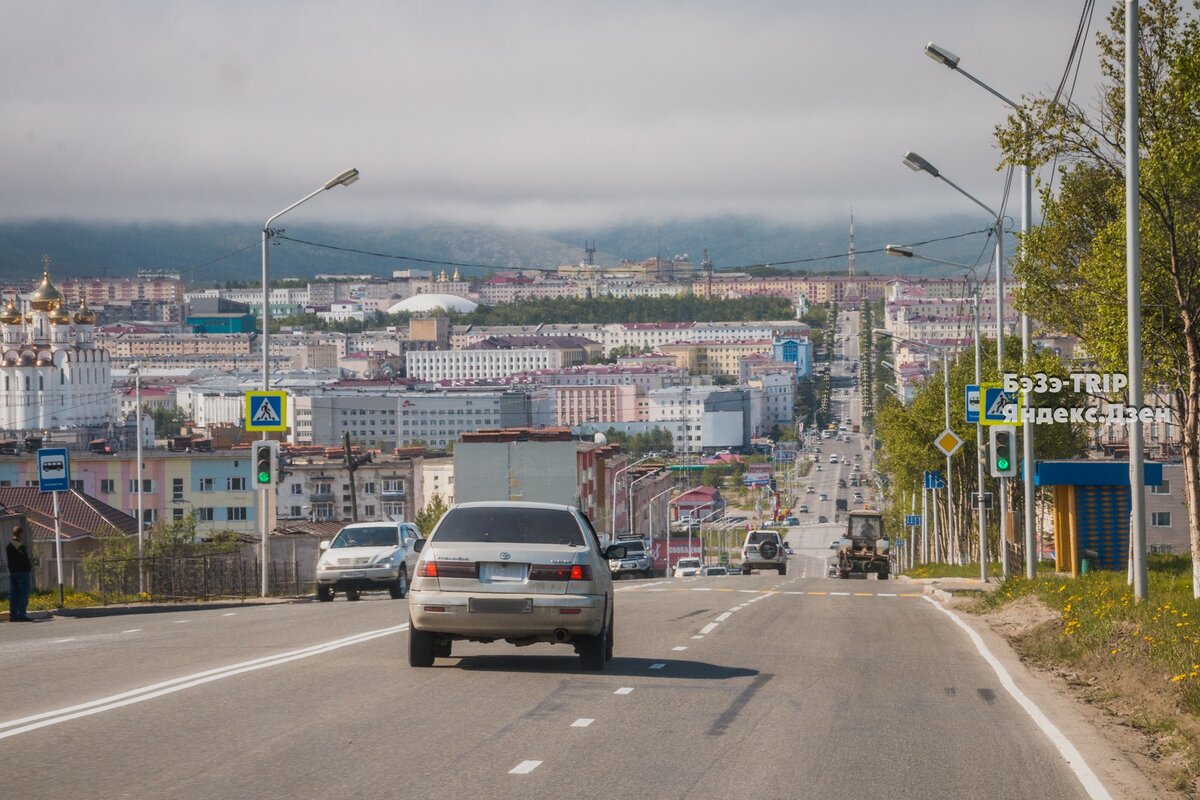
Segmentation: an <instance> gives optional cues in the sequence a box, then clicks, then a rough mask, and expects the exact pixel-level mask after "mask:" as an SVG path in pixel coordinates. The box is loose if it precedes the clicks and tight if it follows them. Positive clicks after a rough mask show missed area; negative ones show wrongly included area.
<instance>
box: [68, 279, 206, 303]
mask: <svg viewBox="0 0 1200 800" xmlns="http://www.w3.org/2000/svg"><path fill="white" fill-rule="evenodd" d="M61 288H62V293H63V295H64V296H65V298H66V302H67V305H68V306H70V307H71V308H78V307H79V305H80V304H85V305H88V306H91V307H93V308H98V307H101V306H110V305H129V304H131V303H133V302H135V301H139V300H141V301H151V302H156V303H165V304H169V305H175V306H179V305H182V304H183V302H184V291H183V290H184V283H183V280H181V279H180V276H179V275H173V274H164V273H154V274H146V275H139V276H137V277H136V278H66V279H64V280H63V281H62V284H61Z"/></svg>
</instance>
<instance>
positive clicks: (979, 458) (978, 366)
mask: <svg viewBox="0 0 1200 800" xmlns="http://www.w3.org/2000/svg"><path fill="white" fill-rule="evenodd" d="M884 250H885V251H886V252H887V254H888V255H889V256H900V257H903V258H915V259H918V260H919V261H930V262H933V263H934V264H945V265H946V266H950V267H959V268H961V269H964V270H970V271H971V272H972V273H973V272H974V270H975V268H974V267H969V266H967V265H966V264H956V263H954V262H953V261H942V260H941V259H938V258H930V257H929V256H923V255H920V254H919V253H916V252H915V251H914V250H913V249H912V248H911V247H904V246H901V245H894V244H889V245H887V247H885V248H884ZM972 295H973V296H974V298H975V303H974V309H973V312H974V313H973V316H974V317H975V385H976V386H978V385H979V384H980V383H981V382H982V380H983V377H982V360H981V359H982V356H981V351H980V345H979V287H978V284H977V283H976V285H975V288H974V289H973V290H972ZM975 485H976V486H977V487H978V492H979V496H980V497H981V496H982V493H983V426H982V425H980V424H979V423H976V424H975ZM924 492H925V490H924V489H922V490H921V497H922V500H924V496H925V494H924ZM975 506H976V508H975V511H976V515H977V516H978V518H979V577H980V579H981V580H982V581H983V582H984V583H987V580H988V574H987V563H988V543H987V510H986V509H985V508H984V507H983V502H982V500H981V499H980V500H978V501H977V502H976V504H975ZM922 513H924V512H923V511H922ZM922 519H924V517H922Z"/></svg>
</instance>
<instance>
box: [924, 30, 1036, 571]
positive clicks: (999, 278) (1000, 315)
mask: <svg viewBox="0 0 1200 800" xmlns="http://www.w3.org/2000/svg"><path fill="white" fill-rule="evenodd" d="M951 55H952V54H951ZM955 63H956V64H957V61H956V62H955ZM904 166H906V167H908V168H909V169H911V170H913V171H916V172H928V173H929V174H930V175H932V176H933V177H935V178H938V179H939V180H941V181H943V182H944V183H945V184H946V185H948V186H950V187H951V188H952V189H954V190H955V191H957V192H958V193H959V194H961V195H962V196H963V197H965V198H967V199H968V200H970V201H971V202H972V203H974V204H975V205H977V206H979V207H980V208H982V209H983V210H984V211H986V212H987V213H988V215H989V216H991V217H992V219H993V220H995V226H996V372H997V373H998V374H999V375H1001V376H1003V375H1004V218H1003V217H1001V216H1000V214H998V213H997V212H995V211H993V210H992V209H991V208H989V207H988V206H987V205H986V204H984V203H983V202H982V201H981V200H979V199H978V198H977V197H975V196H974V195H972V194H970V193H969V192H967V191H966V190H965V189H963V188H962V187H961V186H959V185H958V184H956V183H954V181H952V180H950V179H949V178H947V177H946V176H945V175H942V174H941V173H940V172H938V170H937V169H936V168H935V167H934V166H933V165H932V164H930V163H929V162H928V161H926V160H925V159H923V158H921V157H920V156H919V155H917V154H916V153H914V152H912V151H909V152H907V153H905V154H904ZM1026 427H1028V425H1026ZM1030 460H1032V458H1031V459H1030ZM1027 471H1029V470H1027ZM1026 505H1028V503H1027V504H1026ZM1026 535H1028V533H1027V534H1026ZM1007 542H1008V483H1007V481H1005V479H1003V478H1001V479H1000V565H1001V570H1002V571H1003V573H1004V577H1005V578H1007V577H1009V565H1008V544H1007ZM1035 568H1036V565H1035Z"/></svg>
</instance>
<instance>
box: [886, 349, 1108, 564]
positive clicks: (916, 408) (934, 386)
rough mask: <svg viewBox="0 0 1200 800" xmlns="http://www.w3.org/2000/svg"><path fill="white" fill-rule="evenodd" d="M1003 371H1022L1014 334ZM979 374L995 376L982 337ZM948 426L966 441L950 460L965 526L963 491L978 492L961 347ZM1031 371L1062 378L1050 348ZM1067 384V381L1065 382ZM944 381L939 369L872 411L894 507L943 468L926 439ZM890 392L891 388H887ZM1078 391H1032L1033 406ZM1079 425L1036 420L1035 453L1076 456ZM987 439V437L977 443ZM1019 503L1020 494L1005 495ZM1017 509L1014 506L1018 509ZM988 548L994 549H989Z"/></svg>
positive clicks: (969, 355) (904, 506)
mask: <svg viewBox="0 0 1200 800" xmlns="http://www.w3.org/2000/svg"><path fill="white" fill-rule="evenodd" d="M1004 354H1005V358H1004V361H1005V370H1006V371H1008V372H1020V371H1021V348H1020V346H1019V344H1018V343H1017V342H1016V340H1013V341H1012V342H1005V348H1004ZM983 364H984V365H985V368H984V370H983V380H984V381H985V382H987V381H997V380H999V377H998V374H997V372H996V367H995V364H996V349H995V343H994V342H985V343H983ZM949 366H950V397H951V403H950V428H951V429H952V430H953V431H954V432H955V433H957V434H958V436H959V437H960V438H961V439H963V441H964V442H965V444H964V445H963V446H962V447H960V448H959V450H958V452H957V453H956V454H955V455H954V456H953V458H952V459H951V467H952V469H953V471H954V481H953V483H954V503H955V508H956V512H957V514H956V516H955V520H956V524H955V529H956V530H958V531H966V530H969V529H970V528H971V522H970V517H971V516H972V510H971V509H970V508H969V497H968V495H969V493H970V492H975V491H979V487H978V486H977V480H976V477H977V476H976V469H975V445H974V440H975V425H974V424H969V423H967V420H966V409H965V408H963V404H962V403H961V402H955V401H954V400H955V398H961V397H963V395H964V389H965V386H966V385H967V384H969V383H975V354H974V352H973V351H963V352H961V353H959V354H958V356H957V357H956V358H954V359H953V360H951V361H950V364H949ZM1029 370H1030V371H1031V372H1034V373H1036V372H1044V373H1046V374H1047V375H1053V376H1058V377H1063V378H1065V377H1066V376H1067V369H1066V366H1065V365H1064V364H1063V363H1062V362H1061V361H1060V360H1059V359H1058V357H1057V356H1055V355H1054V354H1053V353H1050V352H1041V353H1037V354H1036V355H1034V356H1033V358H1032V359H1031V365H1030V367H1029ZM1068 383H1069V382H1068ZM944 391H945V390H944V383H943V377H942V371H941V370H940V369H939V370H937V372H935V373H934V374H932V375H931V376H930V377H929V378H927V379H926V380H925V382H924V383H922V384H921V386H920V388H919V389H918V390H917V393H916V396H915V397H914V399H913V402H912V403H911V404H910V405H908V406H903V405H901V404H900V403H899V402H896V401H894V400H890V399H887V400H885V402H884V403H883V404H882V405H881V406H880V407H879V408H878V410H877V411H876V429H875V435H876V437H877V438H878V440H879V450H878V453H877V454H876V467H878V468H879V470H880V471H881V472H882V474H883V475H884V476H885V478H886V484H885V487H884V490H885V492H886V493H887V496H888V499H889V503H888V506H889V508H890V509H892V511H893V513H894V514H897V515H898V514H902V513H905V512H906V511H907V510H908V509H909V508H910V502H911V498H912V497H913V496H914V493H915V492H917V491H919V490H920V487H921V480H922V474H923V472H924V471H925V470H942V471H943V472H944V471H945V469H946V457H945V456H944V455H942V453H941V451H940V450H938V449H936V448H935V447H934V444H933V440H934V438H935V437H936V436H937V435H938V434H939V433H941V432H942V430H943V429H944V428H945V427H946V425H945V402H944V397H945V395H944ZM889 397H890V395H889ZM1084 401H1085V398H1083V397H1082V396H1079V395H1076V394H1074V393H1072V392H1066V391H1064V392H1060V393H1058V394H1057V395H1055V394H1042V395H1038V399H1037V403H1036V404H1037V405H1039V406H1061V407H1066V408H1070V407H1075V406H1079V405H1081V404H1083V403H1084ZM1085 438H1086V431H1085V430H1084V428H1083V426H1080V425H1072V424H1070V423H1056V424H1053V425H1038V427H1037V437H1036V439H1035V441H1034V446H1035V448H1036V450H1035V453H1034V455H1035V456H1036V457H1037V458H1042V459H1046V458H1070V457H1074V456H1077V455H1078V454H1079V452H1080V450H1081V449H1082V448H1083V446H1084V442H1085ZM986 446H987V443H986V441H985V442H984V447H986ZM983 491H985V492H987V491H991V492H996V491H998V489H997V487H996V486H995V481H994V480H993V479H992V478H990V477H988V476H986V475H985V476H984V487H983ZM1010 499H1012V500H1013V502H1014V503H1015V504H1016V505H1015V506H1014V511H1015V510H1017V508H1019V507H1020V502H1021V498H1020V495H1019V493H1014V494H1013V495H1010ZM1018 516H1019V513H1018ZM992 552H993V553H995V552H997V551H996V550H992Z"/></svg>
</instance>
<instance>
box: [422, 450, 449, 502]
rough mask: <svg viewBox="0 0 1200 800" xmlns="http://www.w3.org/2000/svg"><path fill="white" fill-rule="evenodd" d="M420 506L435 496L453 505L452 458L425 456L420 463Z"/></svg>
mask: <svg viewBox="0 0 1200 800" xmlns="http://www.w3.org/2000/svg"><path fill="white" fill-rule="evenodd" d="M421 484H422V486H423V487H424V490H423V491H422V493H421V505H420V507H421V508H425V507H426V506H427V505H429V503H430V502H431V501H432V500H433V498H434V497H435V496H438V497H441V498H442V502H444V503H445V504H446V505H447V506H452V505H454V503H455V502H457V501H456V500H455V494H454V459H453V458H426V459H425V460H424V462H423V463H422V465H421Z"/></svg>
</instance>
